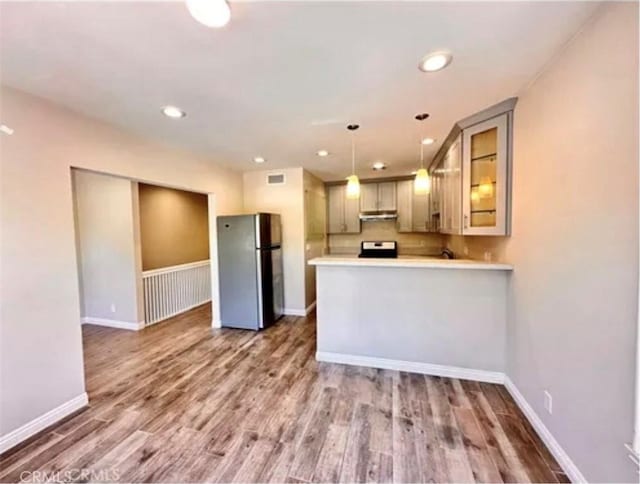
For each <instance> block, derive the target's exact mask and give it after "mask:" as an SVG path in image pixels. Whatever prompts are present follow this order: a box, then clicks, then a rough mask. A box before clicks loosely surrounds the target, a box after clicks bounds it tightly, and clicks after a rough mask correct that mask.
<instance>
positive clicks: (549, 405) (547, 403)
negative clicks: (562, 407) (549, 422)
mask: <svg viewBox="0 0 640 484" xmlns="http://www.w3.org/2000/svg"><path fill="white" fill-rule="evenodd" d="M544 408H545V410H546V411H547V412H548V413H549V415H551V414H552V413H553V397H552V396H551V393H549V392H548V391H546V390H545V391H544Z"/></svg>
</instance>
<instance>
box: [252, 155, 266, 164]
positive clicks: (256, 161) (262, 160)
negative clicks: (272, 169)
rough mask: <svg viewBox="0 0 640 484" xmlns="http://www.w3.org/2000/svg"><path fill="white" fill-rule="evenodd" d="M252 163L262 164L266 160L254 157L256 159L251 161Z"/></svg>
mask: <svg viewBox="0 0 640 484" xmlns="http://www.w3.org/2000/svg"><path fill="white" fill-rule="evenodd" d="M253 161H254V162H255V163H264V162H265V161H267V160H265V159H264V158H263V157H262V156H256V157H255V158H254V159H253Z"/></svg>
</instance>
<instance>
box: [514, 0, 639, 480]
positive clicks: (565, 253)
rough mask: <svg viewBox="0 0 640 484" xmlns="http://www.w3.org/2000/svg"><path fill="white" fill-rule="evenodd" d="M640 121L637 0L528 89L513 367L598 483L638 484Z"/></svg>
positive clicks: (590, 32)
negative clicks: (629, 447)
mask: <svg viewBox="0 0 640 484" xmlns="http://www.w3.org/2000/svg"><path fill="white" fill-rule="evenodd" d="M638 129H639V126H638V4H637V3H626V4H622V3H613V4H607V5H605V6H604V7H603V8H601V10H600V13H599V15H598V16H597V17H596V18H595V19H594V20H593V21H592V22H591V23H589V24H588V25H587V26H586V27H585V28H584V30H583V31H582V32H581V33H580V34H579V35H578V36H577V37H576V38H575V40H574V41H573V42H572V43H571V44H570V45H569V46H568V47H567V48H566V50H565V51H564V52H563V53H562V54H561V55H559V56H558V57H557V58H556V59H555V60H554V62H553V63H552V64H551V65H550V66H549V67H548V69H547V70H546V72H544V73H543V74H542V75H541V76H540V77H539V78H538V79H537V80H536V81H535V83H534V84H533V85H531V86H530V88H529V89H527V90H526V91H525V92H524V93H522V94H521V96H520V100H519V103H518V105H517V107H516V111H515V133H514V148H515V151H514V176H515V178H514V188H513V201H514V206H513V235H512V237H511V238H510V239H509V241H508V242H507V246H506V254H505V257H504V258H505V260H508V261H510V262H511V263H513V265H514V266H515V271H514V273H513V278H512V294H511V310H510V311H511V314H510V323H509V327H508V342H507V348H508V375H509V376H510V378H511V379H512V380H513V381H514V382H515V384H516V386H517V387H518V388H519V389H520V391H521V392H522V393H523V395H524V396H525V398H526V399H527V400H528V402H529V403H530V404H531V406H532V407H533V408H534V410H535V411H536V412H537V414H538V415H539V416H540V417H541V418H542V420H543V421H544V423H545V425H546V426H547V427H548V428H549V429H550V430H551V432H552V433H553V435H554V436H555V438H556V439H557V440H558V441H559V443H560V444H561V445H562V447H563V448H564V449H565V451H567V452H568V454H569V456H570V457H571V458H572V460H573V461H574V463H575V464H576V465H577V466H578V468H579V469H580V470H581V471H582V473H583V474H584V476H585V477H586V478H587V479H588V480H589V481H593V482H599V481H618V482H632V481H633V482H637V481H638V475H637V469H636V470H634V466H633V465H632V463H631V461H630V460H629V459H628V457H627V452H625V449H624V447H623V445H624V444H625V443H626V442H630V441H631V438H632V429H633V395H634V388H633V384H634V357H635V351H636V348H635V341H636V324H637V308H636V304H637V297H638V287H637V284H638ZM544 390H548V391H549V392H550V393H551V394H552V395H553V415H549V414H547V413H546V411H545V410H544V408H543V391H544Z"/></svg>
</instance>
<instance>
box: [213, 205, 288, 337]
mask: <svg viewBox="0 0 640 484" xmlns="http://www.w3.org/2000/svg"><path fill="white" fill-rule="evenodd" d="M217 222H218V267H219V271H220V311H221V319H222V326H223V327H227V328H242V329H253V330H259V329H263V328H267V327H268V326H270V325H272V324H273V323H275V322H276V321H277V320H278V318H280V317H281V316H282V312H283V307H284V286H283V277H282V247H281V239H282V229H281V224H280V215H277V214H272V213H258V214H252V215H232V216H224V217H218V220H217Z"/></svg>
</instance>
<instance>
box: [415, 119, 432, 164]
mask: <svg viewBox="0 0 640 484" xmlns="http://www.w3.org/2000/svg"><path fill="white" fill-rule="evenodd" d="M428 117H429V115H428V114H427V113H422V114H416V115H415V117H414V118H415V119H416V120H417V121H420V122H422V121H424V120H425V119H427V118H428ZM423 139H424V138H423V137H421V138H420V169H421V170H422V169H423V168H424V144H423V143H422V141H423Z"/></svg>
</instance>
